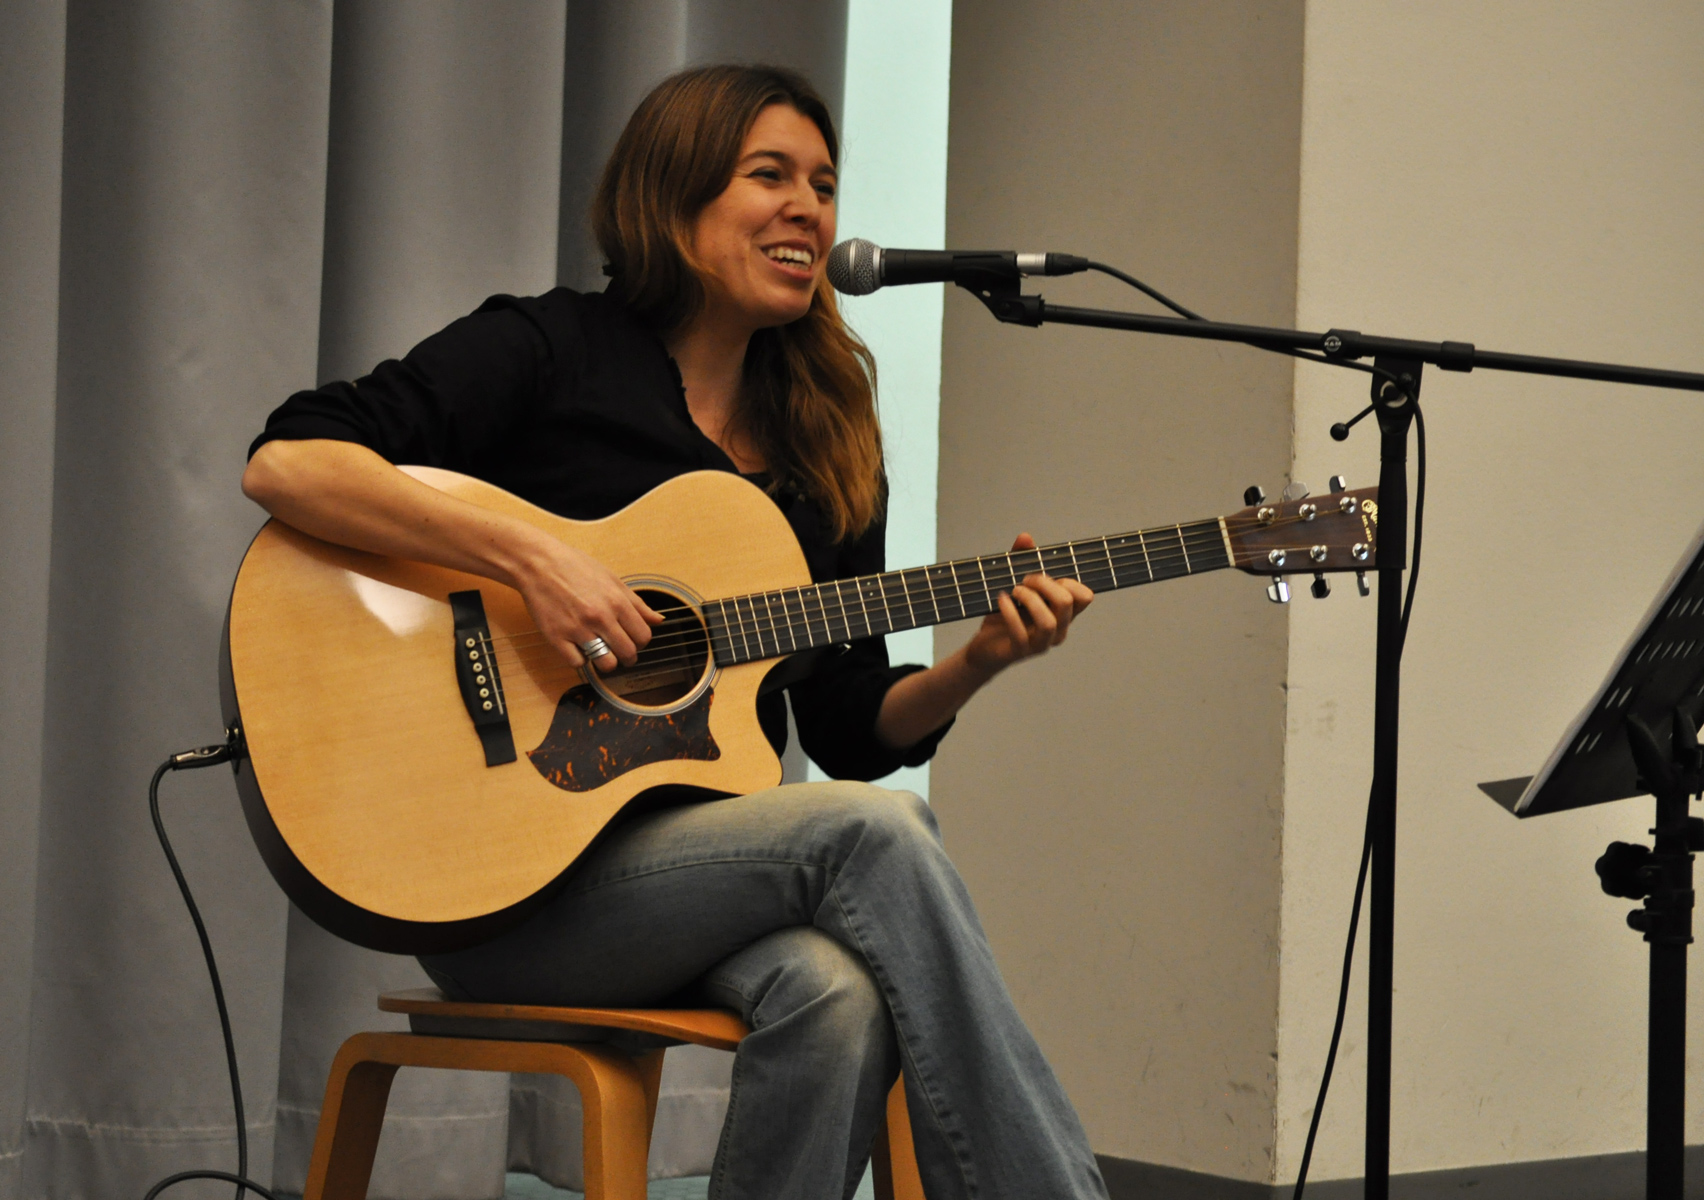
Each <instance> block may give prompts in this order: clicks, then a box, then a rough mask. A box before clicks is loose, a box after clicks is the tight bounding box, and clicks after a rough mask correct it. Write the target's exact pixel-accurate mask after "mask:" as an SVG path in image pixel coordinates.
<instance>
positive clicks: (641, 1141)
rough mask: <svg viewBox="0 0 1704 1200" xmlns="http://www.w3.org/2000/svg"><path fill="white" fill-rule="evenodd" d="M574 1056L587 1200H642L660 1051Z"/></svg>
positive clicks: (582, 1051) (600, 1050) (584, 1050)
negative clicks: (581, 1118)
mask: <svg viewBox="0 0 1704 1200" xmlns="http://www.w3.org/2000/svg"><path fill="white" fill-rule="evenodd" d="M563 1049H567V1047H563ZM573 1051H574V1061H573V1062H572V1063H568V1062H565V1063H564V1064H563V1066H564V1067H568V1068H569V1069H567V1070H563V1071H562V1073H563V1074H565V1075H567V1076H568V1077H569V1078H571V1079H572V1080H573V1081H574V1083H575V1086H577V1087H578V1088H579V1089H580V1108H581V1111H582V1113H583V1120H584V1125H583V1133H582V1136H581V1139H580V1145H581V1154H582V1159H583V1162H584V1170H585V1176H586V1200H645V1183H646V1175H647V1174H648V1172H647V1170H646V1167H647V1164H648V1162H649V1160H650V1157H651V1120H652V1117H653V1115H654V1113H655V1111H656V1110H655V1103H656V1100H655V1097H656V1086H657V1083H656V1081H657V1079H658V1078H659V1077H660V1075H661V1072H662V1052H661V1051H657V1052H655V1054H654V1055H652V1054H646V1055H641V1056H640V1057H639V1059H638V1060H637V1061H635V1059H633V1058H632V1057H630V1056H628V1055H626V1054H623V1053H621V1052H620V1051H618V1050H613V1049H610V1048H608V1047H603V1046H575V1047H573ZM304 1200H306V1198H305V1197H304Z"/></svg>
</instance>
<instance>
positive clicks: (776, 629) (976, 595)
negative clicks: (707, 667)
mask: <svg viewBox="0 0 1704 1200" xmlns="http://www.w3.org/2000/svg"><path fill="white" fill-rule="evenodd" d="M1231 561H1232V559H1231V542H1230V538H1229V535H1228V533H1227V531H1226V528H1225V522H1224V519H1223V518H1220V517H1214V518H1211V519H1209V520H1206V521H1196V522H1194V523H1192V524H1185V525H1162V526H1158V527H1156V528H1154V529H1140V530H1136V531H1135V532H1132V533H1120V534H1115V535H1113V536H1111V537H1098V538H1085V539H1083V540H1082V541H1076V542H1059V543H1057V544H1055V545H1051V546H1039V547H1037V548H1036V549H1034V550H1011V551H1007V552H1005V553H1002V554H985V555H983V556H982V557H980V558H963V559H958V560H956V561H953V562H943V563H935V564H934V565H933V566H928V567H912V568H910V569H908V570H904V571H887V572H884V573H883V574H880V575H859V576H856V577H854V578H851V579H834V580H830V581H828V582H827V583H819V584H813V585H811V586H809V587H796V588H782V589H781V590H779V591H774V592H756V593H753V594H751V595H746V596H731V597H728V598H727V599H723V600H711V601H708V602H707V603H706V604H705V605H704V616H705V618H706V622H707V624H708V625H709V631H710V644H711V647H712V649H713V652H714V654H715V656H716V662H717V663H718V664H720V665H722V666H732V665H734V664H736V663H742V662H754V661H757V660H759V659H766V658H779V657H781V656H782V655H787V654H793V653H796V652H797V651H800V650H809V649H812V648H814V647H817V646H828V645H833V644H836V643H842V642H850V641H856V640H858V639H859V638H867V637H875V636H878V635H880V634H884V633H898V632H900V631H901V630H905V629H918V628H922V627H924V626H928V625H941V624H945V623H946V622H948V621H962V620H967V619H969V618H971V617H981V616H986V615H987V614H988V613H991V612H993V611H994V610H995V608H997V607H998V601H999V597H1000V595H1001V594H1002V593H1004V592H1010V591H1011V590H1012V588H1013V587H1015V586H1016V585H1017V584H1019V583H1021V582H1022V581H1023V580H1024V579H1025V578H1027V577H1028V576H1030V575H1034V574H1037V573H1038V572H1039V573H1045V574H1047V575H1050V576H1052V577H1053V578H1055V579H1076V580H1079V581H1081V582H1082V583H1083V584H1084V585H1085V586H1087V587H1089V588H1091V589H1093V590H1094V591H1096V592H1105V591H1114V590H1116V589H1118V588H1127V587H1135V586H1136V585H1138V584H1143V583H1157V582H1158V581H1160V580H1162V579H1176V578H1178V577H1180V576H1183V575H1199V574H1201V573H1202V572H1204V571H1219V570H1223V569H1224V568H1226V567H1229V566H1230V565H1231Z"/></svg>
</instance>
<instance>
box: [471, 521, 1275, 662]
mask: <svg viewBox="0 0 1704 1200" xmlns="http://www.w3.org/2000/svg"><path fill="white" fill-rule="evenodd" d="M1213 542H1214V539H1211V538H1209V537H1208V536H1207V535H1206V533H1205V531H1204V532H1203V534H1202V537H1201V544H1203V545H1208V544H1213ZM1042 549H1044V550H1045V549H1049V548H1047V547H1043V548H1042ZM1014 553H1019V554H1023V553H1033V551H1017V552H1014ZM1188 557H1189V556H1188V554H1187V547H1185V548H1183V549H1180V550H1177V551H1174V552H1172V553H1170V554H1153V553H1150V554H1149V555H1147V556H1146V558H1143V557H1142V556H1141V554H1140V550H1139V549H1138V550H1137V551H1134V552H1132V551H1129V550H1121V551H1120V552H1115V553H1114V554H1113V555H1110V556H1108V558H1110V559H1111V560H1113V562H1114V564H1115V565H1114V566H1113V570H1114V571H1116V570H1117V569H1118V567H1117V565H1116V563H1117V560H1118V559H1122V560H1123V566H1124V567H1125V568H1126V569H1129V568H1130V567H1132V566H1134V565H1137V564H1139V563H1145V564H1147V565H1157V566H1158V567H1159V568H1161V569H1165V568H1167V567H1171V566H1175V565H1176V564H1177V563H1178V562H1180V561H1181V562H1185V563H1187V560H1188ZM1239 557H1240V561H1237V562H1233V563H1229V564H1227V565H1229V566H1245V565H1249V564H1252V563H1254V562H1257V561H1259V560H1260V556H1259V555H1258V554H1252V555H1244V556H1239ZM961 561H974V560H961ZM1301 569H1302V570H1304V571H1305V570H1306V569H1307V568H1306V566H1305V565H1304V566H1302V567H1301ZM1106 570H1107V567H1106V566H1105V565H1102V564H1094V563H1091V564H1090V566H1089V569H1088V570H1086V571H1084V573H1085V574H1098V573H1100V572H1104V571H1106ZM900 574H901V573H899V572H893V573H887V577H888V578H897V577H898V576H899V575H900ZM1056 577H1060V578H1065V577H1069V576H1066V575H1063V574H1062V575H1059V576H1056ZM1172 577H1174V578H1175V577H1176V576H1172ZM862 578H864V579H880V578H882V576H864V577H862ZM1141 582H1143V583H1146V582H1149V580H1142V581H1141ZM939 583H940V581H935V583H930V582H929V581H925V582H924V586H925V587H927V589H928V590H927V593H920V592H918V591H917V590H916V589H913V588H910V587H907V588H906V591H905V593H904V599H905V600H906V601H910V600H913V599H916V598H917V597H918V596H919V595H924V594H927V595H928V596H929V603H930V604H931V606H935V600H936V597H938V596H939V594H940V588H939V587H938V586H936V585H937V584H939ZM973 586H974V585H973ZM801 591H803V588H801ZM957 591H959V589H957V588H955V592H957ZM1002 594H1004V592H1003V591H1002ZM757 595H761V594H760V593H759V594H757ZM973 596H974V593H973ZM887 598H888V600H889V601H890V602H896V601H899V600H900V599H901V597H900V596H897V595H895V594H893V593H892V592H888V593H887ZM739 599H745V597H730V598H728V602H730V603H732V602H734V601H736V600H739ZM818 599H819V600H822V599H823V597H822V596H821V595H819V596H818ZM948 599H949V607H950V601H951V600H952V599H953V597H951V596H949V597H948ZM958 599H959V601H960V607H961V613H962V614H963V615H961V616H957V617H944V618H941V617H937V619H936V620H933V621H925V622H920V623H919V624H940V623H946V622H948V621H954V620H962V619H970V618H972V617H976V616H982V615H985V614H984V612H982V611H979V612H974V613H972V612H964V611H963V610H964V608H967V607H968V606H965V605H963V602H962V594H961V595H960V596H959V597H958ZM671 607H672V608H673V610H674V611H687V612H689V613H691V612H692V610H691V609H690V608H687V607H686V606H671ZM766 607H767V606H766ZM842 607H843V609H845V606H844V604H843V605H842ZM989 611H991V610H989ZM862 615H863V617H864V619H865V623H866V624H867V625H869V624H873V621H872V619H871V618H872V614H871V613H870V612H869V610H868V606H867V604H866V605H865V607H864V611H863V613H862ZM887 615H888V616H889V617H890V619H891V611H889V613H888V614H887ZM786 616H787V618H788V619H787V622H786V624H785V625H783V624H782V623H781V621H779V620H777V619H776V618H775V617H774V615H773V613H772V612H767V611H765V612H763V613H759V612H757V611H755V610H754V611H753V612H752V615H751V616H750V617H746V616H743V615H740V614H739V613H738V610H737V608H736V620H735V622H732V623H730V624H729V625H728V627H727V628H726V631H725V632H726V636H727V638H728V641H729V644H730V646H731V647H732V646H734V645H736V644H739V645H740V647H741V648H742V649H744V650H745V651H746V652H747V654H749V653H750V650H751V643H752V642H756V643H757V648H758V650H759V653H758V654H756V655H750V657H749V658H747V659H745V660H744V661H761V660H762V659H765V658H775V657H783V656H784V655H786V654H789V653H792V652H793V649H797V648H798V645H797V643H798V633H799V632H800V623H801V621H802V622H803V632H804V633H805V636H806V637H807V638H808V639H811V640H812V641H814V640H815V634H816V632H817V630H815V629H813V628H812V626H813V625H819V626H820V630H821V632H822V633H824V634H825V635H828V638H829V640H831V641H832V640H836V639H834V638H833V636H832V632H833V631H832V622H833V621H835V620H839V621H840V622H841V623H842V624H843V625H846V626H847V631H848V634H850V631H851V629H850V620H851V616H852V614H851V611H850V610H849V609H845V611H844V613H843V615H839V616H836V615H835V614H832V613H830V612H829V611H828V609H827V608H826V607H822V606H820V605H819V607H818V608H817V610H816V612H815V613H814V614H813V613H812V612H811V611H809V610H808V609H806V608H803V607H801V610H800V614H799V615H798V616H796V617H795V616H793V614H792V613H790V612H788V613H787V614H786ZM681 620H682V623H685V624H687V625H689V628H687V629H684V630H683V629H677V630H675V631H674V632H673V633H672V634H671V635H669V636H667V637H665V638H663V639H662V640H661V641H659V639H657V638H655V637H654V638H653V639H652V643H651V644H650V645H648V646H647V647H646V649H645V650H644V651H641V655H642V657H641V660H640V662H639V663H638V664H636V665H635V666H634V667H632V668H628V669H627V670H626V671H625V672H624V673H623V674H622V675H621V676H620V678H621V679H622V680H624V681H626V682H629V683H633V682H636V681H641V680H644V679H647V678H660V677H662V676H665V675H674V674H678V673H680V672H681V671H683V670H685V669H688V668H692V669H695V670H702V668H703V666H704V665H705V664H706V660H707V658H708V657H709V653H708V652H709V648H710V641H711V635H710V634H709V632H708V631H707V630H706V628H705V627H704V625H703V624H701V623H700V621H699V620H698V618H697V616H696V614H694V615H692V616H691V617H690V618H686V619H681ZM913 627H915V626H913ZM658 628H662V627H661V626H659V627H658ZM783 628H785V629H786V630H787V632H788V634H789V640H790V641H791V642H793V649H789V650H780V649H777V650H776V651H775V652H773V653H772V652H770V651H768V650H767V649H766V647H765V646H764V645H763V638H764V635H767V637H768V639H769V640H770V641H771V642H773V643H775V644H776V645H777V646H778V647H779V644H780V633H781V630H782V629H783ZM533 633H534V636H535V637H536V638H537V640H536V641H535V642H534V643H532V644H531V645H529V646H525V647H521V646H515V645H511V646H508V647H505V648H504V650H505V653H503V654H501V655H500V656H499V664H500V665H504V660H508V661H507V664H506V665H507V666H509V667H516V666H519V667H521V668H522V669H524V670H528V671H529V673H530V674H532V675H533V676H534V677H535V678H536V679H538V680H539V681H540V682H543V681H544V680H545V679H546V678H549V677H550V676H552V675H557V674H565V675H569V676H571V675H575V674H578V673H579V670H580V668H577V667H573V666H570V665H569V664H568V662H567V660H566V659H564V658H562V657H561V656H560V655H559V654H557V653H556V651H555V649H554V648H553V647H550V646H549V645H548V643H547V642H544V641H543V635H542V634H537V633H536V631H533ZM523 636H527V635H526V634H515V635H509V638H508V639H505V640H510V641H513V640H514V639H518V638H520V637H523ZM860 636H875V634H874V631H873V630H871V632H870V634H867V635H860ZM736 639H738V642H737V643H736ZM493 640H494V641H495V640H497V639H493ZM654 647H655V648H658V649H664V650H665V653H664V654H662V655H660V656H659V655H658V654H657V652H656V649H654ZM494 649H496V647H494ZM526 650H536V651H543V652H544V653H542V654H523V653H522V651H526ZM682 651H684V653H682ZM552 658H554V660H555V662H556V663H558V664H560V668H561V669H560V670H549V671H547V672H540V671H539V670H537V669H535V668H536V666H537V664H538V663H539V662H547V661H549V660H550V659H552ZM528 660H531V661H530V662H529V661H528Z"/></svg>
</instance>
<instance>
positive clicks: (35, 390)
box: [0, 0, 65, 1197]
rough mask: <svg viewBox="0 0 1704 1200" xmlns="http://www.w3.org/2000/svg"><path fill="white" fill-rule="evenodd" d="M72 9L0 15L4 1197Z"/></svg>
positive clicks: (28, 897)
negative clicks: (67, 38)
mask: <svg viewBox="0 0 1704 1200" xmlns="http://www.w3.org/2000/svg"><path fill="white" fill-rule="evenodd" d="M64 92H65V5H64V3H63V2H62V0H61V2H57V3H55V2H51V0H43V2H42V3H39V4H9V5H4V6H0V164H4V165H3V166H0V363H4V364H5V372H4V379H5V384H4V388H5V391H4V393H3V394H0V629H4V630H6V631H7V634H8V643H9V653H8V654H7V659H8V664H7V665H8V670H7V672H6V676H7V686H6V687H5V688H0V828H3V829H4V830H5V832H4V834H3V835H0V1197H9V1196H14V1195H16V1194H17V1193H18V1184H19V1180H20V1178H21V1174H22V1171H23V1164H24V1121H25V1114H26V1111H27V1110H26V1097H27V1081H28V1070H29V1028H30V986H31V983H30V979H31V976H30V960H31V957H32V952H33V947H34V943H35V893H36V851H37V842H36V831H37V826H38V818H39V815H40V808H41V733H42V697H43V694H44V689H45V687H46V677H47V570H48V562H49V554H50V549H49V545H50V537H51V533H52V527H53V505H52V496H53V425H54V420H53V418H54V397H53V390H54V387H53V385H54V375H55V359H56V350H55V345H56V342H57V326H58V316H59V304H58V292H59V201H60V194H59V160H60V155H61V152H62V139H61V131H62V122H63V113H64Z"/></svg>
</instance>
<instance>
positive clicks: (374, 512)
mask: <svg viewBox="0 0 1704 1200" xmlns="http://www.w3.org/2000/svg"><path fill="white" fill-rule="evenodd" d="M243 494H244V495H246V496H247V497H248V498H249V499H251V500H253V501H254V502H255V503H257V504H259V505H260V506H261V507H262V508H264V509H266V511H267V512H269V513H271V514H272V515H273V516H274V517H277V518H278V519H279V520H280V521H283V522H284V523H285V524H286V525H291V526H294V527H295V528H297V529H300V530H301V531H302V532H303V533H307V534H311V535H312V536H314V537H317V538H321V539H323V540H325V541H328V542H336V543H337V544H338V545H342V546H349V547H351V548H353V549H356V550H366V551H368V552H370V553H373V554H383V555H387V556H389V557H392V558H406V559H413V560H415V561H417V562H429V563H434V564H436V565H438V566H441V567H449V568H451V569H452V570H457V571H468V572H471V573H472V574H475V575H483V576H485V577H486V578H487V579H494V580H496V581H497V582H498V583H502V584H507V585H508V586H509V587H512V588H514V589H515V590H516V591H518V592H520V593H521V597H522V598H523V599H524V600H525V601H526V604H527V608H528V610H529V611H530V612H531V613H532V615H533V620H534V621H535V622H536V623H537V625H538V629H539V630H540V632H542V633H543V634H544V636H545V638H546V639H547V640H548V641H549V642H550V644H551V645H552V646H554V647H555V648H556V650H557V652H558V653H560V654H561V655H562V657H563V658H565V659H567V660H568V662H569V663H570V665H572V666H574V667H579V666H581V665H583V664H584V663H585V661H586V656H585V655H584V654H583V653H582V652H581V650H580V647H581V645H582V644H584V643H586V642H590V641H591V640H592V639H593V638H602V639H603V640H604V642H605V643H606V644H607V645H608V646H609V648H610V650H611V653H610V654H606V655H603V656H601V657H599V658H598V659H596V660H594V663H593V665H594V666H596V667H597V668H598V669H599V670H600V671H605V672H608V671H613V670H615V668H616V664H617V663H618V662H619V663H620V664H621V665H623V666H632V665H633V662H634V660H635V658H636V657H637V655H638V652H639V651H640V650H641V649H643V648H644V646H645V645H646V644H647V643H648V642H649V641H650V640H651V628H652V626H654V625H658V624H660V623H661V622H662V620H663V617H662V615H661V614H660V613H657V612H656V611H654V610H653V609H652V608H651V607H650V606H649V605H647V604H646V603H645V602H644V601H643V600H641V599H640V598H639V596H638V595H637V594H636V593H635V592H634V591H633V589H632V588H630V587H628V586H627V585H626V584H625V583H623V582H622V581H621V580H620V579H619V578H617V577H616V575H615V573H614V572H612V571H611V570H610V569H609V568H608V567H606V566H604V565H603V564H602V563H600V562H598V561H597V560H596V559H594V558H592V557H591V556H590V555H587V554H584V553H581V552H580V551H578V550H575V549H573V548H572V547H570V546H566V545H564V544H563V543H561V542H559V541H557V540H556V539H555V538H553V537H551V536H550V535H548V534H546V533H544V532H543V531H541V530H539V529H535V528H534V527H533V526H531V525H528V524H527V523H526V522H525V521H518V520H516V519H515V518H513V517H509V516H504V515H503V514H500V513H494V512H491V511H489V510H487V509H483V508H479V507H477V506H476V505H472V504H469V503H467V502H466V501H463V500H458V499H456V498H455V497H454V496H449V495H446V494H444V493H443V492H440V491H438V490H437V489H436V488H432V487H428V486H427V485H426V484H423V483H421V482H420V481H419V480H417V479H413V478H411V477H410V476H408V475H406V474H404V473H403V472H402V471H399V470H397V469H396V468H395V467H394V466H392V465H391V464H390V463H388V462H386V461H385V460H384V459H383V458H381V457H380V456H379V455H377V454H375V453H373V451H371V450H369V449H367V448H366V447H365V446H361V445H357V444H355V443H353V442H341V441H335V440H331V439H317V440H310V441H274V442H267V443H266V444H265V445H263V446H261V448H260V449H259V450H257V451H255V454H254V457H253V458H251V459H250V460H249V465H248V470H247V471H245V472H244V473H243Z"/></svg>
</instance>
